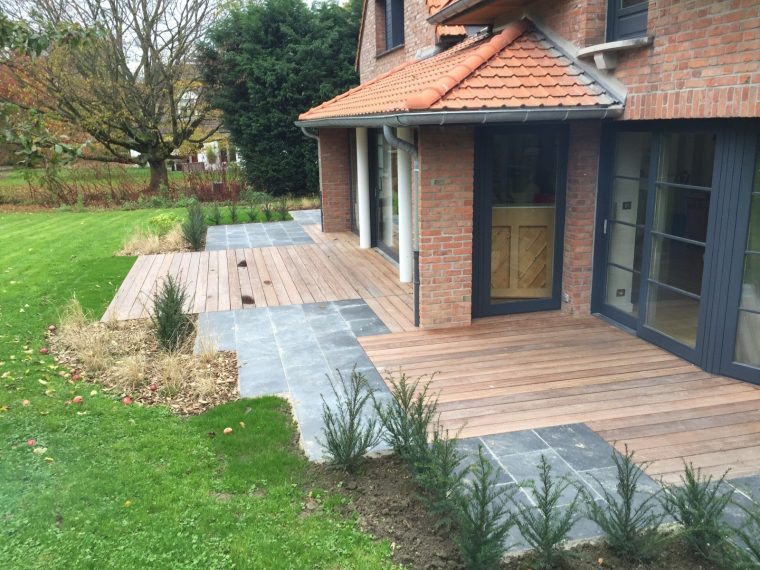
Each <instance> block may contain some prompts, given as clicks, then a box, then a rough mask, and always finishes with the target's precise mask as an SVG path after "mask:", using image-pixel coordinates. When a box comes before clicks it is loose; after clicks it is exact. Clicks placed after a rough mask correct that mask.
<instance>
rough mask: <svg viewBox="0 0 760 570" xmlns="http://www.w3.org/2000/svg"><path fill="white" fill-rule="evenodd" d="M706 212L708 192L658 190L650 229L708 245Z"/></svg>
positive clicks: (708, 198)
mask: <svg viewBox="0 0 760 570" xmlns="http://www.w3.org/2000/svg"><path fill="white" fill-rule="evenodd" d="M709 212H710V193H709V192H704V191H702V190H688V189H686V188H676V187H674V186H658V187H657V201H656V202H655V206H654V223H653V224H652V229H654V230H655V231H658V232H662V233H666V234H670V235H674V236H678V237H683V238H687V239H693V240H695V241H701V242H704V241H707V219H708V214H709Z"/></svg>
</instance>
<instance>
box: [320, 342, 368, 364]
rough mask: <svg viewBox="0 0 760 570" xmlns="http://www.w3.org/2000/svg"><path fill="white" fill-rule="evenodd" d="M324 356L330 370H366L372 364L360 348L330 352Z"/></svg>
mask: <svg viewBox="0 0 760 570" xmlns="http://www.w3.org/2000/svg"><path fill="white" fill-rule="evenodd" d="M325 356H326V357H327V362H328V364H329V365H330V368H331V369H340V370H343V369H349V370H350V369H352V368H354V367H356V368H368V367H370V366H372V362H371V361H370V360H369V358H368V357H367V355H366V353H365V352H364V350H363V349H362V348H361V347H360V346H356V347H353V348H344V349H341V350H331V351H329V352H327V353H325Z"/></svg>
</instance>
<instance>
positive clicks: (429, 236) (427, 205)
mask: <svg viewBox="0 0 760 570" xmlns="http://www.w3.org/2000/svg"><path fill="white" fill-rule="evenodd" d="M474 155H475V151H474V136H473V129H472V128H470V127H445V128H439V127H423V128H422V129H420V137H419V156H420V188H419V203H418V204H414V207H416V208H418V209H419V219H420V234H419V250H420V299H419V303H420V326H421V327H423V328H436V327H449V326H457V325H469V324H470V320H471V318H472V200H473V184H474V158H475V156H474Z"/></svg>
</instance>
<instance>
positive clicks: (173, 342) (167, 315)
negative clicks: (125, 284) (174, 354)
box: [151, 275, 193, 351]
mask: <svg viewBox="0 0 760 570" xmlns="http://www.w3.org/2000/svg"><path fill="white" fill-rule="evenodd" d="M186 302H187V293H186V292H185V288H184V287H183V286H182V284H181V283H180V282H179V281H177V280H176V279H174V277H172V276H171V275H170V276H168V277H167V278H166V279H165V280H164V283H163V286H162V287H161V288H160V289H159V290H158V291H156V294H155V295H154V296H153V312H152V314H151V321H152V322H153V328H154V330H155V332H156V339H157V340H158V345H159V346H160V347H161V348H162V349H164V350H170V351H174V350H176V349H177V347H179V346H180V345H181V344H182V343H183V342H184V341H185V339H187V337H188V336H189V335H190V333H191V332H192V328H193V325H192V322H191V320H190V316H189V315H187V314H185V312H184V306H185V303H186Z"/></svg>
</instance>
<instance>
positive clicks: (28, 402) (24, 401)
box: [21, 400, 31, 407]
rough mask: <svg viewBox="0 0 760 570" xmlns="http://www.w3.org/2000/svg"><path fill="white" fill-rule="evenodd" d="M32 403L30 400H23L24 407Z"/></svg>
mask: <svg viewBox="0 0 760 570" xmlns="http://www.w3.org/2000/svg"><path fill="white" fill-rule="evenodd" d="M30 403H31V402H30V401H29V400H21V405H22V406H24V407H26V406H28V405H29V404H30Z"/></svg>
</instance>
